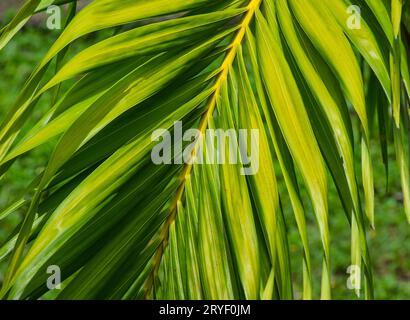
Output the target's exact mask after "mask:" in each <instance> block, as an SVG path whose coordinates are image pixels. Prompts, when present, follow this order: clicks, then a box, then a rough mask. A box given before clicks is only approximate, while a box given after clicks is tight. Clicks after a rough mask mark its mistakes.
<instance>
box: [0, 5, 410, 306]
mask: <svg viewBox="0 0 410 320" xmlns="http://www.w3.org/2000/svg"><path fill="white" fill-rule="evenodd" d="M11 14H12V13H9V14H8V16H10V15H11ZM6 19H7V17H6ZM57 36H58V32H52V31H48V30H43V29H38V28H35V27H33V26H31V27H27V28H25V29H24V30H23V32H21V33H20V34H19V35H18V36H17V37H16V38H15V39H14V40H13V41H12V42H11V43H10V44H9V45H8V46H7V47H6V48H5V49H4V50H3V51H1V52H0V120H1V119H2V118H3V117H4V115H5V114H6V112H7V110H9V109H10V107H11V106H12V104H13V103H14V102H15V100H16V98H17V96H18V94H19V92H20V90H21V88H22V86H23V85H24V81H25V80H26V79H27V78H28V76H29V75H30V72H31V71H32V70H33V67H34V66H35V65H36V64H37V63H38V62H39V61H40V59H41V57H42V56H43V55H44V54H45V52H46V51H47V50H48V48H49V47H50V45H51V43H52V42H53V41H54V40H55V38H56V37H57ZM90 41H91V40H90V39H85V40H84V43H83V45H86V44H87V43H89V42H90ZM80 47H81V43H80ZM77 50H78V48H77ZM50 103H51V96H50V95H47V94H46V95H45V96H44V97H43V98H42V99H41V100H40V101H39V103H38V104H37V105H36V107H35V111H34V113H33V115H32V117H31V118H30V123H29V124H28V127H30V126H31V125H32V124H34V123H36V121H38V119H40V117H41V116H42V115H43V114H44V112H45V111H46V110H47V109H48V108H49V107H50ZM51 149H52V145H46V146H43V147H41V148H38V149H36V150H35V151H33V152H31V153H29V154H28V155H25V156H24V157H22V158H21V159H20V160H19V161H17V162H16V163H15V164H14V165H13V167H12V170H11V171H10V172H9V173H8V174H7V175H6V176H5V177H4V178H3V179H2V180H1V183H0V186H1V187H0V208H3V207H4V206H5V205H6V204H7V203H9V202H10V201H12V200H13V199H14V198H15V197H17V196H18V195H19V193H21V192H23V191H24V188H25V187H27V186H28V184H29V183H30V182H31V179H32V178H33V177H34V176H35V175H36V174H38V173H39V172H41V170H42V168H43V167H44V165H45V164H46V163H47V159H48V157H49V154H50V152H51ZM390 151H392V150H390ZM390 160H391V162H390V183H389V191H388V192H387V193H386V192H385V189H386V188H385V175H384V168H383V165H382V161H381V156H380V153H379V150H374V163H375V172H374V174H375V183H376V199H375V200H376V230H375V231H370V232H369V233H368V239H369V245H370V249H371V255H372V260H373V264H374V277H375V290H376V292H375V296H376V298H377V299H409V298H410V228H409V225H408V224H407V223H406V219H405V216H404V213H403V210H402V204H401V203H400V180H399V171H398V168H397V166H395V163H394V162H395V159H394V155H393V153H391V154H390ZM283 191H284V190H283ZM283 195H286V192H282V196H283ZM305 198H306V197H305ZM283 202H284V204H285V206H284V207H285V208H288V210H287V211H286V212H285V214H286V216H287V220H288V228H289V244H290V247H291V251H292V265H293V270H292V271H293V274H294V278H295V280H296V281H295V283H296V284H295V292H296V297H298V296H297V295H298V292H300V291H301V288H300V284H301V272H302V251H301V245H300V241H299V236H298V233H297V230H296V225H295V223H294V219H293V215H292V213H291V212H290V211H289V205H288V202H287V199H286V196H284V197H283ZM305 205H306V208H308V209H310V208H309V207H308V206H307V205H308V202H307V201H305ZM329 210H330V215H331V218H330V224H331V226H330V231H331V233H330V234H331V240H332V263H333V264H332V271H333V275H334V276H333V288H334V296H333V298H335V299H354V298H355V295H354V293H353V291H351V290H348V289H347V287H346V281H347V279H348V276H349V275H348V274H347V273H346V270H347V268H348V266H349V265H350V227H349V225H348V222H347V219H346V217H345V214H344V213H343V210H342V208H341V205H340V203H339V199H338V196H337V193H336V191H335V189H334V188H333V187H332V188H331V192H330V197H329ZM307 211H308V217H307V218H308V224H309V237H310V242H311V245H312V264H313V265H312V267H313V270H315V273H314V277H315V279H314V280H315V281H314V291H315V296H318V295H319V288H320V270H321V258H322V252H321V245H320V238H319V234H318V232H317V227H316V223H315V219H314V216H313V214H312V210H311V209H310V210H307ZM22 213H23V212H17V213H16V214H14V215H12V216H11V217H10V218H8V219H5V220H4V221H0V244H1V243H3V242H4V241H5V236H6V234H8V233H10V231H11V230H12V229H13V228H14V227H15V226H16V225H17V224H18V222H19V221H20V219H21V215H22ZM4 267H5V265H4V263H2V264H1V263H0V282H1V275H2V274H3V273H4Z"/></svg>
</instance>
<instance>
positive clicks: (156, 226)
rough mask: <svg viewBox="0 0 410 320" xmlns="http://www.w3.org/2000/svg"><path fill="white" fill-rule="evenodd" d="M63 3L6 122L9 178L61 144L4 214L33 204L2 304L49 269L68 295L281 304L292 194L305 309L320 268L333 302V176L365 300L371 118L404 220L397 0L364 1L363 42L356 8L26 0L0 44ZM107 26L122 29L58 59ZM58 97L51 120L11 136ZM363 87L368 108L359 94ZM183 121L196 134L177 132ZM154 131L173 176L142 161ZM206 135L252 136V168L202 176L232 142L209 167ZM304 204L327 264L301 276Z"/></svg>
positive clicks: (1, 153)
mask: <svg viewBox="0 0 410 320" xmlns="http://www.w3.org/2000/svg"><path fill="white" fill-rule="evenodd" d="M68 2H73V3H72V7H71V8H72V11H71V16H70V17H69V19H68V20H67V22H68V23H67V25H66V26H65V28H64V30H63V31H62V32H61V34H60V36H59V38H58V39H57V40H56V41H55V42H54V44H53V45H52V47H51V48H50V49H49V51H48V52H47V54H46V55H45V56H44V57H43V59H42V60H41V61H39V63H38V65H37V66H36V67H35V68H34V70H33V72H32V74H31V76H30V77H29V79H28V80H27V82H26V84H25V85H24V87H23V88H22V90H21V94H20V96H19V97H18V99H17V101H16V103H15V104H14V105H13V106H11V108H10V110H9V113H8V115H7V116H6V117H5V118H4V119H2V124H1V126H0V175H2V176H3V175H6V174H7V173H8V171H9V169H10V167H12V165H13V163H14V162H15V161H16V160H18V159H19V158H21V157H22V156H24V155H27V154H29V153H30V152H31V151H32V150H35V149H36V148H40V147H41V146H42V145H44V144H46V143H48V144H49V143H52V144H54V151H53V153H52V154H50V157H49V161H48V164H47V165H46V167H45V169H44V171H43V172H42V173H41V174H39V175H38V176H37V177H33V181H32V182H31V183H30V184H29V185H28V187H27V190H26V192H25V194H24V196H23V197H18V198H16V200H15V201H14V202H12V203H10V204H9V205H8V206H7V207H6V208H5V209H4V210H3V211H2V212H1V213H0V219H4V218H5V217H7V216H9V215H14V214H16V212H17V210H18V209H21V208H25V210H26V213H25V217H24V220H23V221H22V223H21V224H20V226H19V227H18V228H17V229H16V230H15V231H14V232H13V233H11V234H10V235H9V240H8V241H7V242H6V243H4V244H2V246H1V248H0V260H4V259H8V260H9V265H8V269H7V271H6V274H5V277H4V282H3V287H2V291H1V296H2V297H3V298H7V299H37V298H41V297H44V295H45V294H46V293H47V290H48V289H47V288H46V287H45V285H44V284H45V282H46V280H47V273H46V269H47V266H49V265H58V266H60V267H61V268H62V270H63V274H64V282H63V289H62V291H61V292H59V293H58V298H62V299H140V298H151V299H154V298H155V299H157V298H159V299H202V298H204V299H292V298H294V297H295V292H294V284H295V283H294V280H293V277H292V268H294V267H295V266H293V265H292V264H291V259H290V249H289V245H288V239H287V237H288V227H287V225H288V223H289V221H288V219H289V217H288V216H286V215H285V214H284V210H283V201H282V199H283V198H284V197H288V198H289V200H290V206H291V209H292V211H293V213H294V218H295V221H296V225H297V230H298V233H299V236H300V245H301V247H302V248H303V257H302V258H303V264H302V265H301V266H298V268H300V270H301V274H302V275H303V284H302V286H303V292H302V297H303V298H304V299H311V298H315V295H314V292H315V290H314V281H313V271H314V270H321V272H322V280H321V286H320V290H321V294H320V296H321V298H323V299H329V298H331V291H332V285H331V274H332V268H331V253H330V251H331V247H332V246H331V241H330V238H331V234H330V230H329V220H330V219H332V208H329V207H328V200H327V198H328V193H329V191H328V189H329V187H328V185H329V183H331V184H334V185H335V186H336V188H337V190H338V195H339V198H340V200H341V203H342V205H343V208H344V210H345V213H346V218H347V220H348V221H349V223H350V227H351V252H352V254H351V256H352V261H351V263H352V264H353V265H356V266H358V267H359V268H360V270H361V275H362V276H364V279H365V284H366V285H365V293H366V297H367V298H372V297H373V272H372V265H371V262H370V253H369V248H368V244H367V237H366V232H367V229H368V226H369V224H370V225H371V226H373V227H374V186H373V164H372V163H373V160H372V157H371V150H372V148H373V147H374V146H373V145H374V144H375V143H374V141H375V139H374V137H373V135H372V130H370V129H371V124H372V119H373V115H374V114H376V113H377V115H378V117H377V118H378V126H379V135H380V145H381V148H382V152H383V160H384V162H385V165H386V168H388V163H387V148H388V145H389V143H390V141H389V140H388V139H387V138H386V137H387V136H389V135H390V133H393V137H394V148H395V152H396V157H397V162H398V165H399V167H400V173H401V183H402V188H403V198H404V205H403V209H404V211H405V212H406V214H407V217H408V219H409V221H410V194H409V190H410V185H409V161H408V152H409V151H408V139H409V137H408V131H406V130H407V128H408V125H409V112H408V110H407V109H406V107H407V104H406V103H407V101H408V98H410V94H409V91H410V89H409V83H410V78H409V70H408V59H409V58H408V57H409V56H408V47H407V46H406V45H405V44H404V41H403V39H404V38H405V37H408V35H409V34H408V32H409V30H408V29H406V27H405V26H406V21H407V20H406V19H407V18H406V17H407V14H408V12H407V11H406V10H407V8H408V7H407V6H406V5H403V3H402V1H401V0H392V1H391V6H385V5H384V4H382V3H381V2H380V1H372V0H365V1H360V3H361V4H362V5H363V6H366V8H367V9H368V10H367V11H366V10H365V11H364V14H363V17H362V18H363V19H362V27H361V29H359V30H352V29H349V28H348V27H347V25H346V20H347V18H348V14H347V13H346V12H347V11H346V9H347V8H348V7H349V6H350V5H352V2H351V1H350V0H331V1H326V2H324V1H319V0H305V1H297V0H223V1H213V0H199V1H198V0H196V1H194V0H175V1H168V0H167V1H165V0H153V1H142V0H127V1H124V0H121V1H120V0H99V1H92V2H91V3H90V4H89V5H88V6H86V7H85V8H83V9H82V10H80V11H79V12H77V13H75V4H76V1H51V0H49V1H27V2H26V3H25V5H24V6H23V7H22V9H21V10H20V11H19V13H18V14H17V15H16V16H15V18H14V19H13V20H12V21H11V22H10V23H9V24H7V25H6V26H4V27H3V29H1V33H0V50H1V49H2V48H3V47H4V46H5V45H7V43H8V42H9V41H11V40H12V38H13V36H14V35H15V34H16V33H18V31H19V30H20V29H21V28H22V26H23V25H24V24H25V23H26V22H27V20H28V19H29V18H30V17H31V16H32V15H35V14H36V13H38V12H40V11H42V10H44V9H45V8H47V6H49V5H51V4H55V5H63V4H65V3H68ZM390 9H391V12H390V13H389V11H388V10H390ZM402 16H403V19H402V18H401V17H402ZM104 30H115V32H114V33H112V35H109V36H105V38H104V39H103V40H101V41H98V42H97V43H95V44H92V45H90V46H88V47H86V48H84V49H83V50H81V51H80V52H78V53H76V54H74V55H73V54H70V53H69V52H68V50H67V49H68V47H69V46H75V45H76V43H77V41H78V40H79V39H81V38H82V37H84V36H86V35H88V34H91V33H95V32H97V33H98V32H102V31H104ZM386 48H387V49H386ZM64 57H65V59H63V58H64ZM53 61H57V68H56V70H55V72H53V73H52V74H50V72H47V70H48V69H49V68H50V66H51V65H52V63H53ZM363 66H364V67H363ZM363 70H366V72H367V73H365V72H364V71H363ZM367 74H370V75H371V76H367ZM66 84H67V85H66ZM402 84H403V85H402ZM66 87H67V88H68V89H66ZM50 91H53V92H54V93H55V99H53V101H52V104H51V105H50V108H49V110H48V111H47V112H46V113H45V114H44V115H43V117H42V119H41V120H40V121H38V123H37V124H35V125H34V126H32V127H30V128H29V130H28V131H25V130H23V128H24V127H25V125H26V123H27V120H28V119H29V118H30V117H31V115H32V113H33V111H34V110H35V109H36V104H37V102H38V100H39V99H40V98H41V97H42V96H43V95H44V94H45V93H47V92H50ZM366 92H367V95H369V94H374V96H376V97H378V99H376V100H371V99H367V100H368V101H366ZM355 118H357V119H358V120H359V123H360V130H359V135H360V136H359V137H358V138H359V139H355V137H354V136H353V130H352V122H353V121H354V120H355ZM389 121H391V122H392V123H394V126H389V125H387V123H388V122H389ZM177 123H182V124H183V127H182V128H180V129H178V128H177V127H176V126H174V124H177ZM189 128H196V129H197V130H199V132H200V133H202V136H204V137H206V139H205V140H204V141H202V140H201V139H194V141H188V140H186V139H182V137H180V138H177V137H178V135H177V133H178V132H177V130H182V129H183V130H184V131H185V130H187V129H189ZM160 129H161V130H162V131H161V132H163V131H164V130H174V132H173V133H174V134H173V136H174V138H175V139H173V141H172V144H171V145H168V146H167V148H166V149H165V150H163V152H164V155H169V156H170V157H171V158H172V160H173V163H174V164H171V165H165V164H164V165H156V164H155V163H153V162H152V161H151V158H150V154H151V151H152V150H153V149H155V147H157V146H156V145H155V143H156V141H157V140H160V139H164V137H162V138H161V137H160V136H157V135H156V134H155V132H158V130H160ZM208 129H214V130H218V129H219V130H234V131H238V132H240V131H241V130H248V132H251V131H252V130H254V131H255V132H258V135H257V142H258V143H257V145H258V150H257V151H258V155H259V168H258V171H257V172H256V173H255V174H254V175H249V176H245V175H243V170H244V169H245V168H244V167H243V165H241V164H238V163H236V164H234V163H229V162H228V163H220V164H211V163H207V164H201V163H199V162H198V159H208V160H209V159H214V160H215V157H221V156H223V157H225V159H229V158H230V157H232V156H233V154H232V150H231V147H232V146H235V147H236V149H234V150H237V149H238V147H240V145H239V144H240V143H241V142H240V141H234V142H233V144H232V143H231V144H227V143H226V144H225V145H224V146H225V147H224V149H222V150H221V152H220V153H218V154H215V153H214V152H213V150H214V149H215V148H217V146H216V145H215V143H216V142H215V139H213V138H212V137H211V138H210V137H208V136H206V132H207V130H208ZM23 131H24V132H26V133H25V134H24V135H23V134H22V132H23ZM56 138H58V141H57V142H56ZM153 138H155V139H157V138H158V139H157V140H155V139H154V140H155V141H154V140H153ZM191 138H192V137H191ZM253 138H254V137H253ZM253 138H252V137H248V138H247V140H246V143H247V144H248V145H251V144H252V139H253ZM200 141H202V143H201V142H200ZM357 141H359V142H357ZM242 142H243V141H242ZM187 146H188V148H187V149H185V147H187ZM239 149H240V148H239ZM357 151H360V158H361V166H359V167H357V166H355V152H356V153H357ZM235 156H237V157H239V159H242V160H245V159H246V157H247V155H246V154H243V153H240V152H238V153H237V154H235ZM183 159H188V161H185V162H184V161H182V160H183ZM241 163H242V162H241ZM387 170H388V169H387ZM280 181H282V182H283V187H281V185H280ZM302 189H305V190H306V191H307V194H308V196H309V197H308V199H304V197H303V195H302V191H301V190H302ZM362 195H363V196H364V197H363V196H362ZM306 200H307V201H308V203H305V201H306ZM310 206H311V207H312V208H313V212H314V215H315V217H316V223H317V232H318V233H319V234H320V239H321V242H322V252H323V254H322V256H323V261H322V266H318V265H312V260H311V251H312V248H311V245H310V243H309V240H308V233H307V222H306V214H308V212H307V211H309V207H310ZM376 211H377V210H376ZM334 241H336V240H334ZM357 293H359V291H358V290H357Z"/></svg>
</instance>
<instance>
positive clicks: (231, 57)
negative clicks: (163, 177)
mask: <svg viewBox="0 0 410 320" xmlns="http://www.w3.org/2000/svg"><path fill="white" fill-rule="evenodd" d="M261 3H262V0H250V2H249V4H248V6H247V10H246V13H245V16H244V18H243V20H242V22H241V26H240V28H239V29H238V32H237V34H236V36H235V38H234V39H233V41H232V44H231V48H230V50H229V52H228V54H227V55H226V57H225V59H224V61H223V63H222V65H221V68H220V74H219V76H218V78H217V79H216V81H215V84H214V93H213V94H212V96H211V97H210V98H209V101H208V103H207V106H206V108H205V110H206V111H205V113H204V115H203V116H202V118H201V120H200V123H199V126H198V130H199V131H200V133H201V135H203V134H204V133H205V130H206V129H207V128H208V125H209V120H210V119H211V117H212V116H213V113H214V111H215V108H216V106H217V99H218V96H219V94H220V92H221V88H222V85H223V83H224V82H225V81H226V80H227V78H228V75H229V70H230V68H231V66H232V64H233V62H234V61H235V58H236V54H237V52H238V47H239V46H240V44H241V43H242V41H243V39H244V37H245V34H246V29H247V28H248V26H249V25H250V23H251V21H252V19H253V17H254V15H255V12H256V10H257V9H258V8H259V6H260V4H261ZM197 151H198V144H196V145H195V147H194V148H193V151H192V153H191V157H190V159H193V158H195V156H196V153H197ZM192 168H193V161H188V163H187V164H185V166H184V169H183V170H182V174H181V184H180V186H179V187H178V190H177V192H176V196H175V200H174V202H173V203H172V205H171V208H170V214H169V216H168V218H167V220H166V221H165V223H164V226H163V228H162V230H161V233H160V239H161V242H160V245H159V246H158V249H157V250H156V252H155V254H154V261H153V268H152V271H151V274H150V275H149V277H148V280H147V285H146V290H145V293H146V295H147V294H149V293H150V292H151V289H152V287H153V285H154V279H155V275H156V272H157V270H158V268H159V265H160V263H161V260H162V255H163V253H164V249H165V247H166V246H167V242H168V237H169V228H170V226H171V224H172V222H174V221H175V219H176V215H177V208H178V203H180V202H181V199H182V196H183V194H184V190H185V183H186V181H187V179H188V177H189V176H190V174H191V172H192Z"/></svg>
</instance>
